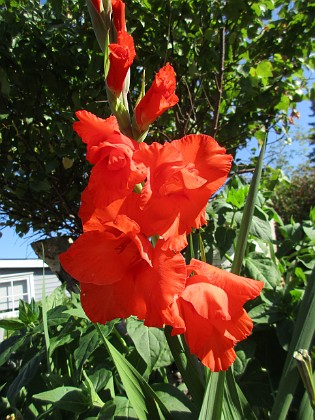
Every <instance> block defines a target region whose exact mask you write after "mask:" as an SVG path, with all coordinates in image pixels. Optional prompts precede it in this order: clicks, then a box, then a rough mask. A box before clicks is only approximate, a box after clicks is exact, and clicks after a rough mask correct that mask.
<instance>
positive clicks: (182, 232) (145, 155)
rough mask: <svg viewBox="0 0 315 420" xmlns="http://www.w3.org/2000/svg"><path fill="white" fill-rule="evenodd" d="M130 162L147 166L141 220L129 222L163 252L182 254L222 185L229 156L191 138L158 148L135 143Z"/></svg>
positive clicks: (214, 144)
mask: <svg viewBox="0 0 315 420" xmlns="http://www.w3.org/2000/svg"><path fill="white" fill-rule="evenodd" d="M133 158H134V161H135V162H136V163H139V164H140V163H143V164H144V165H145V166H146V167H147V181H146V184H145V186H144V188H143V190H142V192H141V195H140V198H139V200H140V202H139V206H140V209H141V213H140V216H137V215H136V214H133V215H132V216H131V217H132V218H133V219H135V220H137V221H138V223H139V225H140V226H141V229H142V231H143V232H144V233H145V234H146V235H147V236H153V235H156V234H158V235H160V236H162V237H163V239H165V240H166V242H165V244H164V247H165V248H167V247H169V248H170V249H172V250H174V251H180V250H182V249H183V248H184V247H185V246H186V245H187V239H186V236H187V234H188V233H189V232H190V231H191V228H199V227H200V226H202V225H203V224H205V222H206V218H205V207H206V205H207V202H208V200H209V198H210V197H211V196H212V194H213V193H214V192H216V191H217V190H218V188H220V187H221V186H222V184H223V183H224V181H225V180H226V177H227V175H228V173H229V170H230V167H231V161H232V156H231V155H226V154H225V149H224V148H223V147H220V146H219V145H218V143H217V142H216V141H215V140H214V139H213V138H212V137H209V136H206V135H201V134H200V135H197V134H196V135H189V136H186V137H183V138H182V139H180V140H174V141H172V142H171V143H166V144H164V145H163V146H162V145H160V144H158V143H153V144H151V145H150V146H148V145H147V144H145V143H140V144H139V150H138V151H136V152H135V153H134V155H133ZM138 217H140V219H138Z"/></svg>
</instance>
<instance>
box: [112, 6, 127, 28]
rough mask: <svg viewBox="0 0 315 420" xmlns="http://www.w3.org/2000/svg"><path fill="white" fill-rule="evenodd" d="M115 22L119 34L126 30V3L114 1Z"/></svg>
mask: <svg viewBox="0 0 315 420" xmlns="http://www.w3.org/2000/svg"><path fill="white" fill-rule="evenodd" d="M112 9H113V20H114V26H115V29H116V31H117V32H120V31H125V30H126V20H125V3H124V2H123V1H121V0H112Z"/></svg>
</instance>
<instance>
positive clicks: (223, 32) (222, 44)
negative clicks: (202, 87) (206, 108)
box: [212, 27, 225, 137]
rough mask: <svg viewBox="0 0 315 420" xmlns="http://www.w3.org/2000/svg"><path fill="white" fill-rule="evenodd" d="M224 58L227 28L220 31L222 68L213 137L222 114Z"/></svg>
mask: <svg viewBox="0 0 315 420" xmlns="http://www.w3.org/2000/svg"><path fill="white" fill-rule="evenodd" d="M224 58H225V28H224V27H222V28H221V30H220V68H219V77H218V79H217V80H216V83H217V88H218V94H217V99H216V103H215V107H214V115H213V120H214V124H213V131H212V136H213V137H215V135H216V133H217V131H218V128H219V114H220V103H221V98H222V91H223V76H224Z"/></svg>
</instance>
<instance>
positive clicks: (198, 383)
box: [164, 326, 205, 409]
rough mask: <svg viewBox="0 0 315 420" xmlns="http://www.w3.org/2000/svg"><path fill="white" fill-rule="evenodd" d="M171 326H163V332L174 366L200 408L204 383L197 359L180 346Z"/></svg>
mask: <svg viewBox="0 0 315 420" xmlns="http://www.w3.org/2000/svg"><path fill="white" fill-rule="evenodd" d="M171 331H172V327H170V326H165V328H164V332H165V336H166V340H167V342H168V345H169V348H170V350H171V352H172V355H173V357H174V359H175V363H176V366H177V368H178V370H179V371H180V373H181V375H182V377H183V380H184V382H185V384H186V385H187V388H188V391H189V393H190V395H191V396H192V399H193V401H194V403H195V404H196V405H197V407H198V408H199V409H200V408H201V406H202V401H203V396H204V392H205V385H204V383H203V381H202V375H201V374H200V373H201V372H200V371H199V369H198V368H197V364H196V363H198V362H197V360H196V359H195V358H194V356H193V355H192V354H190V352H189V350H188V347H186V349H185V348H184V347H183V346H182V343H181V342H180V339H179V336H177V335H175V336H172V335H171Z"/></svg>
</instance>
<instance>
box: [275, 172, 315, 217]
mask: <svg viewBox="0 0 315 420" xmlns="http://www.w3.org/2000/svg"><path fill="white" fill-rule="evenodd" d="M272 201H273V206H274V208H275V210H276V211H277V212H278V213H279V215H280V216H281V218H282V219H283V221H284V223H290V221H291V218H293V219H294V220H295V221H296V222H300V223H301V222H302V221H303V220H306V219H308V218H309V212H310V209H311V208H312V207H315V167H314V166H305V165H302V166H301V167H299V168H298V169H297V170H296V171H294V173H293V174H292V177H291V179H290V180H288V179H286V178H283V179H282V181H281V182H280V183H279V184H278V185H277V187H276V188H275V191H274V195H273V198H272Z"/></svg>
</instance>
